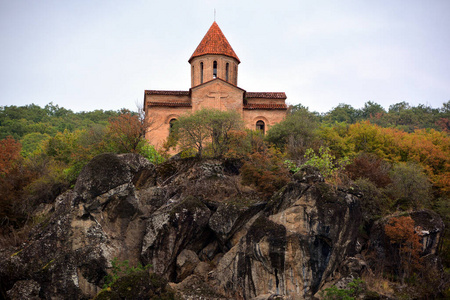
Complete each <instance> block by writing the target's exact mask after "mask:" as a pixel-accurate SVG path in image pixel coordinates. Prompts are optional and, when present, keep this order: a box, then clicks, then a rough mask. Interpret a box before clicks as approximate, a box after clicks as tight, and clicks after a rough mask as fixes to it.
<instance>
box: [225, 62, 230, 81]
mask: <svg viewBox="0 0 450 300" xmlns="http://www.w3.org/2000/svg"><path fill="white" fill-rule="evenodd" d="M229 69H230V64H229V63H227V65H226V67H225V80H226V81H228V73H229V71H228V70H229Z"/></svg>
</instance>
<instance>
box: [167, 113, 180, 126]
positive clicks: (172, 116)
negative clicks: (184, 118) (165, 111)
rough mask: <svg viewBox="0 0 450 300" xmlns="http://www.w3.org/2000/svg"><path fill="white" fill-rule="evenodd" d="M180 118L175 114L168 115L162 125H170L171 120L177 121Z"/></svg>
mask: <svg viewBox="0 0 450 300" xmlns="http://www.w3.org/2000/svg"><path fill="white" fill-rule="evenodd" d="M179 117H180V115H177V114H170V115H168V116H167V117H166V120H165V121H164V124H170V121H172V120H173V119H175V120H178V118H179Z"/></svg>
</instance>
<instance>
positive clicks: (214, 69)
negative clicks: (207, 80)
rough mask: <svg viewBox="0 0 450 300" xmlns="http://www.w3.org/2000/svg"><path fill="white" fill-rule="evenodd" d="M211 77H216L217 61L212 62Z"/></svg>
mask: <svg viewBox="0 0 450 300" xmlns="http://www.w3.org/2000/svg"><path fill="white" fill-rule="evenodd" d="M213 78H217V61H214V62H213Z"/></svg>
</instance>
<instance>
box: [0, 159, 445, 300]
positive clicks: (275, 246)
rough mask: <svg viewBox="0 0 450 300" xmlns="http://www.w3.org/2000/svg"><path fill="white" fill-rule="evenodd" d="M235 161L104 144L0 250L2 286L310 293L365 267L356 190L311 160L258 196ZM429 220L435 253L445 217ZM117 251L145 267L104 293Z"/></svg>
mask: <svg viewBox="0 0 450 300" xmlns="http://www.w3.org/2000/svg"><path fill="white" fill-rule="evenodd" d="M238 170H239V167H238V166H236V165H235V164H234V163H230V162H229V161H226V162H223V161H219V160H203V161H202V160H196V159H191V160H170V161H168V162H167V163H165V164H162V165H160V166H158V167H155V166H154V165H152V164H151V163H149V162H148V161H147V160H145V159H144V158H143V157H141V156H139V155H135V154H122V155H116V154H103V155H100V156H98V157H96V158H94V159H93V160H92V161H91V162H90V163H89V164H88V165H87V166H86V167H85V168H84V169H83V171H82V172H81V174H80V176H79V178H78V180H77V182H76V184H75V187H74V189H73V190H70V191H67V192H66V193H64V194H62V195H60V196H59V197H58V198H57V199H56V201H55V203H54V204H53V206H52V207H50V208H51V209H48V210H46V213H44V214H42V212H41V215H40V217H39V222H38V224H36V226H35V228H34V229H33V231H32V232H31V234H30V239H29V241H28V242H27V243H25V244H23V246H22V247H21V248H20V249H3V250H2V251H1V252H0V255H1V259H2V264H1V265H0V280H1V282H2V286H3V288H4V289H5V290H7V295H8V296H9V297H10V298H11V299H63V298H64V299H67V298H70V299H90V298H94V297H95V296H96V295H98V298H97V299H104V298H105V297H106V298H107V297H113V298H114V297H116V298H117V297H119V298H120V297H122V298H123V299H128V298H127V297H128V296H127V295H128V294H127V293H128V292H130V294H129V295H131V294H133V293H131V291H130V290H129V288H130V286H132V285H133V284H132V282H135V283H136V286H137V287H138V290H136V291H135V292H136V293H134V294H133V295H138V296H136V297H143V298H145V297H150V296H151V295H156V296H157V295H164V297H166V298H165V299H171V298H172V297H173V296H174V295H175V294H177V295H178V297H180V298H181V299H274V298H276V297H278V299H305V298H306V299H309V298H312V297H313V296H314V295H315V294H316V293H317V292H318V291H319V290H320V289H321V288H322V287H323V286H324V284H325V283H327V282H329V281H331V280H335V279H337V278H342V277H345V276H347V275H349V274H354V273H358V272H361V271H362V269H363V268H365V262H364V261H362V260H361V259H359V258H355V255H356V249H357V247H356V242H357V234H358V228H359V226H360V223H361V211H360V207H359V200H358V197H357V196H355V195H353V194H352V193H351V192H349V191H346V190H343V189H337V188H335V187H332V186H330V185H328V184H326V183H325V182H324V181H323V179H322V177H321V176H320V174H318V173H317V171H316V170H314V169H311V168H308V169H304V170H302V171H300V172H299V173H297V174H295V176H293V179H292V181H291V182H290V183H289V184H287V185H286V186H285V187H284V188H282V189H281V190H280V191H278V192H277V193H276V194H275V195H273V197H272V198H271V199H270V201H269V202H267V201H262V200H261V199H260V198H259V197H258V194H257V193H256V192H255V191H254V190H252V189H251V188H248V187H247V188H244V187H242V186H239V180H238V178H237V176H238V173H239V172H238ZM432 217H435V216H434V215H433V216H432ZM413 218H415V217H414V216H413ZM416 218H417V219H423V220H428V219H429V216H425V215H424V214H423V213H420V212H418V213H417V216H416ZM436 222H437V221H436ZM436 222H434V223H433V222H432V224H435V223H436ZM425 223H426V222H425V221H423V222H422V223H421V224H422V225H421V226H422V227H421V228H422V230H423V232H427V233H426V234H425V233H424V235H423V236H424V245H426V249H425V251H428V252H429V253H430V254H433V253H434V252H433V251H435V247H436V241H437V240H438V238H439V232H440V230H441V228H440V227H439V226H437V227H436V226H434V227H433V226H432V225H429V224H428V225H426V224H425ZM438 227H439V228H438ZM373 244H374V245H375V244H376V242H373ZM380 245H381V244H380ZM380 247H381V246H380ZM380 251H381V250H380ZM114 258H117V259H118V260H119V261H124V260H127V261H128V263H129V264H130V265H132V266H136V265H137V264H138V263H142V264H143V265H149V270H150V273H149V272H148V271H139V272H137V273H132V274H129V275H128V276H126V277H124V278H123V279H120V281H119V280H118V281H117V282H116V283H115V284H114V285H112V286H110V288H109V289H108V290H103V292H102V293H100V294H99V292H101V290H102V287H103V285H104V284H105V276H106V275H107V274H110V273H111V271H112V265H111V262H112V261H113V259H114ZM340 273H342V274H341V275H340ZM349 276H350V275H349ZM352 276H353V275H352ZM167 282H170V283H169V284H166V283H167ZM152 284H153V286H152ZM169 285H170V286H169ZM123 286H126V288H123ZM68 295H70V296H68ZM149 295H150V296H149ZM102 297H103V298H102ZM129 297H132V296H129ZM133 297H134V296H133Z"/></svg>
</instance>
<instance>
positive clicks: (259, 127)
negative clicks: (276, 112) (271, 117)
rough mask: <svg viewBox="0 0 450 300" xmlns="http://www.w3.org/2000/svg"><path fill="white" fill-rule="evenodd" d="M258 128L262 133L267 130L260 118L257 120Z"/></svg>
mask: <svg viewBox="0 0 450 300" xmlns="http://www.w3.org/2000/svg"><path fill="white" fill-rule="evenodd" d="M256 130H259V131H261V133H262V134H264V131H265V124H264V121H261V120H259V121H258V122H256Z"/></svg>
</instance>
